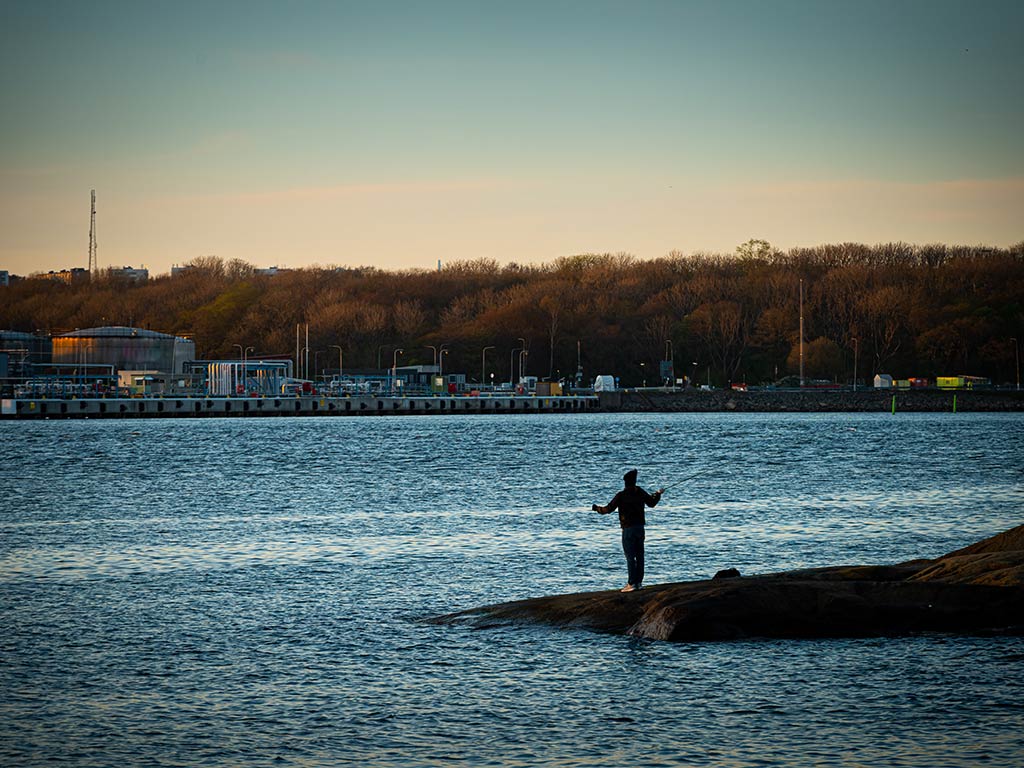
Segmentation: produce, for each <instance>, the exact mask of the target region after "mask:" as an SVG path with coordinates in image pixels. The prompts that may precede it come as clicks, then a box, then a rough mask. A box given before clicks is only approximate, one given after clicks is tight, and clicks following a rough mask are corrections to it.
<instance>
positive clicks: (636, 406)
mask: <svg viewBox="0 0 1024 768" xmlns="http://www.w3.org/2000/svg"><path fill="white" fill-rule="evenodd" d="M598 397H599V400H600V406H599V410H601V411H605V412H620V413H644V412H651V413H665V412H681V413H701V412H720V411H736V412H739V413H744V412H746V413H758V412H768V413H773V412H808V413H829V412H851V413H853V412H861V413H863V412H871V411H891V410H892V408H893V398H895V401H896V411H897V412H903V411H910V412H917V411H920V412H932V413H938V412H943V411H945V412H951V411H953V410H954V408H955V410H957V411H958V412H969V411H975V412H980V411H985V412H996V411H1017V412H1021V411H1024V391H1014V390H956V391H943V390H895V389H866V390H863V391H858V392H853V391H849V390H813V389H804V390H756V391H750V392H738V391H733V390H724V389H718V390H711V391H704V390H697V389H681V390H656V389H638V390H619V391H616V392H602V393H600V394H599V396H598ZM954 398H955V400H954Z"/></svg>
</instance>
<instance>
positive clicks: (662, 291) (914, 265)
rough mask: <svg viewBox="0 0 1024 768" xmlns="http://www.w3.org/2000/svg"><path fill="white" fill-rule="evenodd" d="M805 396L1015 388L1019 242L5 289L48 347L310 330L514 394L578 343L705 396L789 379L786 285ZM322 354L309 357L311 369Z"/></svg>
mask: <svg viewBox="0 0 1024 768" xmlns="http://www.w3.org/2000/svg"><path fill="white" fill-rule="evenodd" d="M801 280H802V281H803V290H804V305H803V306H804V340H805V343H804V363H805V373H806V375H807V376H808V377H814V378H820V379H828V380H832V381H839V382H845V381H848V380H849V379H850V377H851V376H852V374H853V369H854V350H855V349H856V350H857V373H858V376H859V377H860V378H861V379H865V378H868V377H870V376H872V375H873V374H874V373H876V372H886V373H890V374H893V375H894V376H895V377H899V378H906V377H910V376H920V377H929V378H931V377H934V376H936V375H954V374H973V375H980V376H986V377H989V378H991V379H992V380H993V381H994V382H997V383H1001V382H1009V381H1013V380H1014V379H1015V364H1016V360H1015V341H1014V339H1020V338H1021V337H1022V334H1024V242H1022V243H1020V244H1018V245H1016V246H1014V247H1012V248H1010V249H989V248H969V247H949V246H943V245H934V246H924V247H918V246H909V245H905V244H901V243H897V244H888V245H880V246H873V247H871V246H864V245H858V244H842V245H825V246H820V247H817V248H811V249H794V250H791V251H788V252H780V251H778V250H775V249H772V248H771V247H770V246H769V245H768V244H767V243H765V242H763V241H750V242H749V243H746V244H745V245H743V246H741V247H740V248H739V249H737V253H736V254H731V255H728V256H723V255H707V254H698V255H692V256H684V255H681V254H675V253H673V254H669V255H668V256H666V257H664V258H660V259H654V260H649V261H641V260H638V259H636V258H633V257H631V256H629V255H625V254H615V255H611V254H603V255H581V256H571V257H566V258H561V259H558V260H557V261H555V262H553V263H551V264H548V265H543V266H521V265H516V264H511V265H507V266H502V265H499V264H498V263H496V262H494V261H490V260H478V261H471V262H459V263H453V264H448V265H445V266H444V267H443V268H442V269H441V270H439V271H422V270H421V271H384V270H380V269H376V268H372V267H360V268H338V269H334V268H308V269H300V270H292V271H282V272H280V273H278V274H277V275H274V276H265V275H258V274H256V271H255V270H254V269H253V268H252V267H251V266H250V265H248V264H246V263H244V262H241V261H230V262H223V261H221V260H219V259H216V258H209V257H204V258H201V259H197V260H195V261H194V262H192V263H191V269H189V270H188V271H186V272H185V273H183V274H180V275H178V276H175V277H170V276H164V277H158V278H156V279H153V280H150V281H149V282H148V283H144V284H139V285H135V284H130V283H125V282H119V281H118V280H116V279H113V278H110V277H107V278H103V277H100V278H99V279H95V280H93V281H92V282H91V283H87V284H81V285H64V284H61V283H57V282H53V281H50V280H44V279H27V280H21V281H18V282H16V283H12V285H11V286H9V287H8V288H6V289H0V328H3V329H8V330H19V331H44V332H53V333H58V332H62V331H66V330H71V329H74V328H86V327H92V326H98V325H135V326H140V327H145V328H150V329H153V330H158V331H164V332H167V333H175V334H180V335H188V336H191V337H193V338H194V339H195V341H196V345H197V349H198V352H199V354H200V355H201V356H202V357H204V358H218V357H237V356H238V351H239V350H238V348H237V347H236V346H235V345H236V344H241V345H244V346H247V347H248V346H251V347H253V348H254V349H255V351H254V352H252V353H250V357H259V356H260V355H270V354H282V355H292V356H294V354H295V346H296V343H295V333H296V325H297V324H302V326H303V339H302V345H303V346H305V335H304V334H305V324H307V323H308V324H309V348H310V349H311V350H313V352H311V357H310V361H311V362H310V365H311V367H313V360H314V359H316V366H317V368H318V369H325V368H328V369H336V368H337V359H338V351H337V349H336V348H334V347H333V345H338V346H340V347H342V349H343V350H344V364H345V368H346V369H350V368H372V367H376V366H377V365H378V361H381V362H382V363H383V365H384V366H385V367H388V366H390V365H391V362H392V359H393V350H394V349H396V348H402V349H403V350H404V354H403V355H402V357H401V358H400V362H401V363H402V364H415V363H431V362H432V361H433V355H434V351H433V350H432V349H430V348H429V346H428V345H433V346H435V347H440V346H441V345H445V347H446V348H447V349H448V350H450V351H449V354H448V356H447V357H446V358H445V360H444V367H445V370H448V371H462V372H465V373H466V374H467V375H468V377H469V379H470V380H477V379H479V377H480V372H481V365H482V351H483V349H484V347H491V346H493V347H494V349H491V350H488V352H487V370H488V372H494V373H495V376H496V379H497V380H498V381H501V380H508V378H509V366H510V362H511V361H512V360H513V359H514V358H515V356H514V353H513V350H514V349H516V348H519V347H521V346H522V344H521V342H520V339H525V340H526V344H527V347H528V349H529V354H528V356H527V358H526V364H527V371H528V372H529V373H530V374H533V375H536V376H539V377H541V378H546V377H553V378H559V377H571V376H572V375H573V374H574V373H575V371H576V367H577V342H579V347H578V349H579V355H580V361H581V362H582V365H583V369H584V373H585V377H586V378H588V379H589V378H591V377H593V376H594V375H597V374H600V373H612V374H615V375H617V376H619V377H621V380H622V382H623V384H626V385H631V384H639V383H641V381H642V380H644V379H646V380H647V382H648V383H649V384H655V383H657V381H658V361H659V360H661V359H663V358H664V357H665V356H666V354H668V353H669V352H671V354H672V356H673V357H674V360H675V371H676V375H677V376H682V375H683V374H686V375H693V374H694V373H696V378H697V379H698V380H699V381H700V382H702V383H703V382H705V381H706V380H707V378H708V376H709V375H710V379H711V381H712V383H713V384H717V385H719V386H721V385H723V384H725V383H727V382H738V381H746V382H748V383H752V384H755V383H761V382H767V381H774V380H777V379H779V378H781V377H783V376H785V375H787V374H792V373H794V372H796V371H797V370H798V365H799V361H798V339H799V313H800V281H801ZM317 352H319V354H317Z"/></svg>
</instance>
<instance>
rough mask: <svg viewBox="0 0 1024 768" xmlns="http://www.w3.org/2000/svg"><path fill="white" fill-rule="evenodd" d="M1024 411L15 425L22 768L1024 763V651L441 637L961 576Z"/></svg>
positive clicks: (14, 656) (999, 514)
mask: <svg viewBox="0 0 1024 768" xmlns="http://www.w3.org/2000/svg"><path fill="white" fill-rule="evenodd" d="M1022 427H1024V420H1022V418H1021V417H1020V416H1019V415H989V414H897V415H895V416H892V415H889V414H826V415H815V414H742V415H741V414H701V415H691V414H674V415H667V414H654V415H636V414H622V415H599V414H544V415H515V416H497V415H488V416H427V417H395V418H308V419H302V418H288V419H285V418H281V419H245V420H240V419H238V420H236V419H195V420H187V419H186V420H170V419H167V420H163V419H161V420H125V421H107V420H103V421H40V422H26V423H16V422H4V423H0V466H2V467H3V472H2V475H0V499H2V500H3V501H2V502H0V505H2V506H0V615H2V620H3V633H2V636H0V686H2V689H3V691H4V692H5V695H4V696H3V697H2V699H0V760H2V762H3V763H4V764H5V765H26V766H27V765H39V764H42V763H44V762H48V761H63V762H66V763H69V764H73V765H85V766H109V765H114V764H123V765H183V764H187V765H198V764H208V765H232V766H261V765H374V766H426V765H448V764H451V763H455V762H457V761H458V762H462V763H463V764H466V765H504V766H529V765H555V764H557V765H580V766H584V765H585V766H595V765H598V766H642V765H665V764H670V765H709V766H758V765H783V764H799V765H820V766H858V765H906V766H973V765H982V764H991V765H1014V764H1022V763H1024V704H1022V701H1024V682H1022V681H1024V640H1022V639H1020V638H979V637H954V636H946V635H928V636H920V637H909V638H895V639H893V638H887V639H869V640H828V641H747V642H733V643H714V644H668V643H653V642H648V641H641V640H636V639H631V638H625V637H616V636H606V635H598V634H591V633H587V632H579V631H566V630H556V629H548V628H542V627H534V628H515V627H506V628H501V629H493V630H483V631H481V630H472V629H469V628H466V627H437V626H433V625H428V624H424V623H422V622H421V621H419V620H420V619H421V618H423V617H427V616H432V615H437V614H441V613H447V612H450V611H454V610H460V609H464V608H470V607H473V606H476V605H480V604H484V603H491V602H498V601H504V600H512V599H518V598H523V597H529V596H535V595H541V594H551V593H559V592H570V591H580V590H592V589H604V588H613V587H618V586H621V584H622V582H623V581H624V564H623V563H622V562H621V553H620V551H619V549H618V541H617V530H616V529H615V521H614V520H613V519H612V517H613V516H610V517H609V516H599V515H596V514H594V513H591V512H589V511H588V510H589V508H590V504H591V503H592V502H595V501H596V502H600V503H605V502H607V501H608V500H609V499H610V498H611V496H612V495H613V494H614V493H615V491H616V490H618V488H619V487H620V486H621V475H622V473H623V471H624V470H625V469H628V468H630V467H633V466H636V467H639V468H640V483H641V485H644V486H646V487H648V488H649V489H653V488H656V487H657V486H659V485H667V484H670V483H673V482H675V481H676V480H678V479H681V478H685V477H688V476H690V475H695V476H694V477H693V479H692V480H690V481H687V482H684V483H682V484H681V485H679V486H678V487H677V488H674V489H672V490H671V491H670V492H669V493H668V494H667V495H666V498H665V500H664V501H663V502H662V504H661V505H659V506H658V508H657V509H656V510H654V511H653V512H651V513H650V515H649V523H650V526H649V529H648V575H647V579H646V580H647V582H648V583H656V582H662V581H677V580H683V579H693V578H704V577H707V576H709V575H711V574H713V573H714V572H715V571H716V570H718V569H720V568H725V567H737V568H739V569H740V570H741V571H743V572H744V573H758V572H770V571H777V570H784V569H789V568H796V567H812V566H821V565H832V564H837V563H884V562H899V561H901V560H906V559H911V558H915V557H933V556H936V555H939V554H942V553H944V552H946V551H950V550H952V549H955V548H958V547H961V546H964V545H966V544H968V543H971V542H972V541H974V540H977V539H979V538H982V537H985V536H988V535H991V534H993V533H996V532H998V531H1000V530H1003V529H1006V528H1009V527H1011V526H1013V525H1017V524H1019V523H1020V522H1022V520H1021V518H1022V515H1021V509H1022V504H1021V502H1022V501H1024V490H1022V479H1024V473H1022V469H1024V429H1022Z"/></svg>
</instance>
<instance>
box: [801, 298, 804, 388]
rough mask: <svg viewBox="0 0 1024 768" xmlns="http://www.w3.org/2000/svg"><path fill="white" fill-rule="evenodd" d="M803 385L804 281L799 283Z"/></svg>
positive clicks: (802, 375)
mask: <svg viewBox="0 0 1024 768" xmlns="http://www.w3.org/2000/svg"><path fill="white" fill-rule="evenodd" d="M803 385H804V281H803V280H801V281H800V386H801V387H802V386H803Z"/></svg>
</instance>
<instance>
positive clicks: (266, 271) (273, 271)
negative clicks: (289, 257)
mask: <svg viewBox="0 0 1024 768" xmlns="http://www.w3.org/2000/svg"><path fill="white" fill-rule="evenodd" d="M278 272H280V270H279V269H278V268H277V267H276V266H273V267H267V268H266V269H257V270H256V274H257V275H266V276H267V277H273V276H274V275H276V274H277V273H278Z"/></svg>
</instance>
